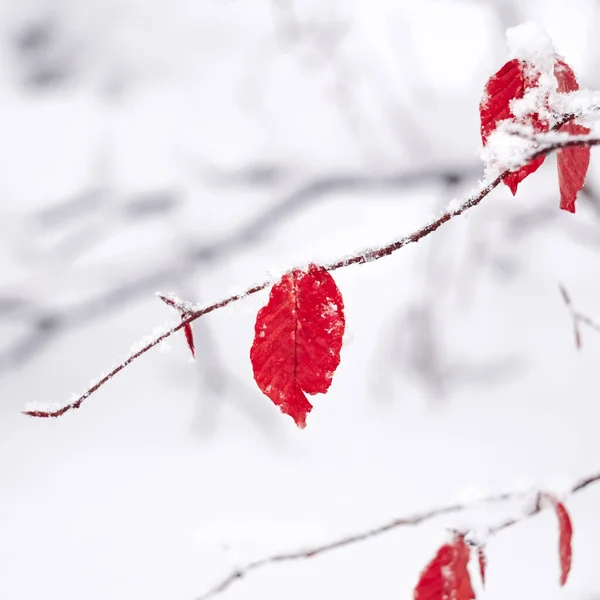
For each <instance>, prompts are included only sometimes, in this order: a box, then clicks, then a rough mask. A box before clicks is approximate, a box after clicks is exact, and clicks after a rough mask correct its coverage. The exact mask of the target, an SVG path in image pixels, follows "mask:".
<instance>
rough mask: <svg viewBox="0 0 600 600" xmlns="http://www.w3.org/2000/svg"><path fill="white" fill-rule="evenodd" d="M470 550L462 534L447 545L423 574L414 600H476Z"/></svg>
mask: <svg viewBox="0 0 600 600" xmlns="http://www.w3.org/2000/svg"><path fill="white" fill-rule="evenodd" d="M469 557H470V549H469V546H467V544H465V540H464V537H463V536H462V535H458V536H456V537H455V538H454V540H453V542H452V543H451V544H444V545H443V546H442V547H441V548H440V549H439V550H438V553H437V554H436V555H435V557H434V558H433V560H432V561H431V562H430V563H429V564H428V565H427V566H426V567H425V569H424V570H423V572H422V573H421V577H420V579H419V583H417V587H415V592H414V596H413V598H414V600H474V599H475V592H474V591H473V587H472V586H471V577H470V576H469V571H468V569H467V565H468V564H469Z"/></svg>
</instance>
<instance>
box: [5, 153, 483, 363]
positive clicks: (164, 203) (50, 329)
mask: <svg viewBox="0 0 600 600" xmlns="http://www.w3.org/2000/svg"><path fill="white" fill-rule="evenodd" d="M477 172H478V167H477V165H473V166H466V167H463V168H456V169H455V168H447V169H446V168H440V169H425V170H419V171H415V172H413V173H398V174H392V175H389V176H377V175H368V174H354V175H352V174H339V175H325V176H321V177H316V178H314V179H312V180H309V181H307V182H305V183H303V184H300V185H298V186H297V187H296V188H295V189H294V190H293V191H291V192H288V193H286V194H284V195H283V196H282V198H281V199H280V200H278V201H276V202H274V203H273V204H272V206H270V207H267V208H265V209H264V210H262V211H260V212H258V213H257V214H256V215H254V216H253V217H252V218H250V219H249V220H248V221H247V222H246V223H244V224H242V225H241V226H240V227H238V228H237V229H236V230H234V231H233V232H231V233H229V234H227V235H225V236H224V237H223V238H221V239H219V240H217V241H214V242H210V243H204V244H202V243H200V244H197V243H194V242H188V243H184V246H186V248H187V249H186V250H185V254H184V255H183V256H181V257H178V258H177V261H176V263H175V264H173V265H170V266H169V265H165V266H161V267H160V268H158V269H156V268H153V269H150V270H148V272H146V273H144V274H142V275H141V276H140V275H139V274H138V275H133V276H132V279H131V281H129V282H126V283H124V284H122V285H119V286H117V287H115V288H112V289H109V290H108V291H103V292H101V293H100V294H99V295H97V296H96V297H94V298H91V299H86V300H85V301H83V302H81V303H80V304H75V305H69V306H65V307H64V308H61V309H49V308H47V307H45V306H43V305H42V306H40V305H39V302H40V298H44V297H45V296H43V295H40V294H38V293H37V292H35V291H34V292H32V295H31V297H21V296H19V295H17V292H15V291H12V290H7V291H4V292H2V291H1V290H0V319H3V318H4V319H7V318H8V319H11V320H15V319H16V320H18V321H19V322H20V323H22V324H23V325H25V327H26V329H27V331H26V333H25V334H23V335H22V336H21V337H19V338H18V339H17V340H16V341H13V342H12V343H9V344H8V345H5V346H4V347H3V348H2V350H0V372H1V371H6V370H8V369H12V368H15V367H17V366H19V365H21V364H22V363H24V362H25V361H27V360H29V359H30V358H31V357H33V356H34V355H35V354H36V353H37V352H39V351H41V350H42V349H43V348H44V347H45V346H46V345H47V344H48V343H49V342H50V341H52V340H53V339H54V338H55V337H56V336H57V335H60V334H62V333H64V332H66V331H68V330H70V329H73V328H76V327H80V326H82V325H84V324H85V323H87V322H89V321H91V320H93V319H97V318H101V317H105V316H107V315H108V314H110V313H111V312H114V311H117V310H121V309H124V308H125V307H126V306H127V305H129V304H130V303H131V302H134V301H136V300H137V299H139V298H140V297H141V296H143V295H144V294H148V293H153V292H154V291H156V289H159V288H161V287H164V286H165V285H168V284H170V283H171V282H172V281H173V280H174V279H175V278H177V277H179V274H181V273H185V274H186V276H187V277H189V276H191V275H192V274H193V273H194V272H195V270H196V269H198V268H199V267H200V266H201V265H207V264H211V263H213V262H215V261H218V260H224V259H226V258H229V257H231V256H232V255H234V254H235V253H237V252H241V251H244V250H246V249H247V248H248V247H251V246H252V245H253V244H257V243H259V242H260V240H261V239H263V238H264V237H265V236H266V235H268V233H269V231H271V230H273V229H274V228H275V227H276V226H277V225H279V224H281V222H283V221H284V220H287V219H290V218H292V217H294V216H296V215H297V214H298V212H299V211H301V210H304V209H306V208H308V207H309V206H310V205H312V204H313V203H314V202H317V201H321V200H323V199H324V198H326V197H327V196H328V195H330V194H334V193H336V192H340V191H345V192H355V193H366V192H371V191H379V190H394V191H398V192H399V194H401V193H402V192H403V191H405V190H407V189H410V188H412V187H415V186H429V185H438V184H440V183H441V184H444V183H447V182H459V181H464V180H466V179H468V178H472V177H473V176H474V174H475V173H477ZM353 197H354V198H355V200H356V201H357V202H361V201H368V198H369V196H368V195H365V196H353ZM103 202H104V201H103V200H102V196H101V195H100V194H98V193H97V192H93V191H92V192H88V193H84V194H82V195H80V196H78V197H77V198H75V199H72V200H68V201H65V202H63V203H61V204H59V206H58V207H53V208H52V209H51V210H43V211H42V212H41V213H39V214H38V215H36V216H34V221H36V222H37V223H40V224H41V225H42V226H43V227H44V228H50V229H52V228H53V227H54V226H58V225H60V226H63V225H64V224H65V222H68V221H69V220H71V219H75V218H77V217H78V216H80V215H81V214H83V213H86V212H93V211H97V210H98V209H100V208H101V207H102V205H103ZM177 202H178V201H177V197H176V195H175V192H160V193H156V194H151V195H148V196H145V197H143V198H139V197H136V198H132V199H129V200H126V201H125V202H123V203H122V205H121V209H120V210H121V214H122V215H131V216H132V217H133V218H134V220H137V219H139V218H140V215H142V214H143V215H144V216H146V217H148V216H154V215H156V216H158V217H159V218H160V217H162V215H163V214H164V212H165V211H166V210H174V209H175V208H176V206H177ZM97 219H98V222H99V223H100V224H104V222H105V217H104V215H103V214H102V213H100V214H99V215H98V217H97ZM126 221H127V219H125V222H126ZM75 236H76V237H78V238H79V239H80V240H81V243H86V244H87V243H88V241H89V238H88V236H79V234H78V233H77V232H76V234H75ZM69 258H71V256H69Z"/></svg>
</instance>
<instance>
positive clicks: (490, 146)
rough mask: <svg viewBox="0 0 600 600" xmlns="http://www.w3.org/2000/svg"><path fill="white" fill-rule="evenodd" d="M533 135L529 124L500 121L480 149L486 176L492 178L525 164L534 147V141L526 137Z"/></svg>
mask: <svg viewBox="0 0 600 600" xmlns="http://www.w3.org/2000/svg"><path fill="white" fill-rule="evenodd" d="M534 135H535V132H534V131H533V129H532V128H531V127H529V126H526V125H516V124H515V123H511V122H509V121H504V122H503V123H501V124H500V125H499V126H498V127H497V129H496V130H495V131H494V132H492V134H491V135H490V137H489V138H488V140H487V144H486V145H485V146H484V147H483V148H482V149H481V159H482V160H483V163H484V165H485V176H486V178H487V179H494V178H496V177H497V176H498V175H499V174H500V173H502V172H503V171H505V170H506V169H511V170H516V169H518V168H519V167H522V166H523V165H524V164H526V163H527V162H528V160H529V159H530V157H531V154H532V153H533V152H534V150H535V147H536V146H535V142H533V141H532V140H531V139H528V138H530V137H531V136H534Z"/></svg>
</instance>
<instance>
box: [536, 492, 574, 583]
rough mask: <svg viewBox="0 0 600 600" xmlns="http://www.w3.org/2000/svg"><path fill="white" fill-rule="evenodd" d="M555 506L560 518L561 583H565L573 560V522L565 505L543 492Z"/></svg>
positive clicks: (544, 496) (559, 552)
mask: <svg viewBox="0 0 600 600" xmlns="http://www.w3.org/2000/svg"><path fill="white" fill-rule="evenodd" d="M543 498H545V499H546V500H547V501H548V502H549V503H550V504H551V505H552V507H553V508H554V512H555V513H556V517H557V519H558V555H559V558H560V585H565V583H567V579H568V577H569V573H570V571H571V560H572V557H573V550H572V542H573V523H572V522H571V517H570V515H569V511H567V509H566V507H565V505H564V504H563V503H562V502H560V501H559V500H558V498H556V496H553V495H552V494H543Z"/></svg>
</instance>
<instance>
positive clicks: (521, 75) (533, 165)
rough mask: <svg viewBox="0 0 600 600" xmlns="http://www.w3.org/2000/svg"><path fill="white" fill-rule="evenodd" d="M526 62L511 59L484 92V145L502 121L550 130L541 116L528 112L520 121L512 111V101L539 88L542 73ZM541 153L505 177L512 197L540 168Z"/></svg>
mask: <svg viewBox="0 0 600 600" xmlns="http://www.w3.org/2000/svg"><path fill="white" fill-rule="evenodd" d="M525 66H526V63H524V62H523V61H520V60H518V59H516V58H514V59H513V60H510V61H508V62H507V63H506V64H505V65H504V66H503V67H502V68H501V69H500V70H499V71H498V72H497V73H496V74H495V75H492V76H491V77H490V78H489V80H488V82H487V84H486V86H485V90H484V93H483V98H482V99H481V103H480V104H479V116H480V118H481V139H482V141H483V145H484V146H485V145H486V144H487V140H488V138H489V136H490V135H491V134H492V133H493V132H494V131H495V130H496V128H497V127H498V125H499V124H500V122H502V121H505V120H507V119H510V120H513V121H514V122H520V123H524V124H528V125H531V127H533V129H534V130H535V131H540V132H541V131H548V123H547V122H546V121H543V120H541V119H540V118H539V115H538V114H537V113H536V114H533V115H529V116H528V117H527V118H526V119H525V120H520V121H517V119H516V117H515V115H514V114H513V112H512V111H511V108H510V102H511V100H519V99H521V98H523V96H524V95H525V92H526V91H528V90H529V89H531V88H534V87H536V85H537V81H538V77H539V76H534V77H533V76H531V75H529V71H530V70H531V69H525ZM544 159H545V157H544V156H541V157H539V158H536V159H535V160H532V161H531V162H530V163H529V164H527V165H525V166H524V167H521V168H520V169H519V170H518V171H515V172H514V173H510V174H509V175H507V176H506V177H505V178H504V183H505V184H506V185H507V186H508V187H509V188H510V191H511V192H512V194H513V196H514V195H515V194H516V193H517V187H518V185H519V183H521V181H523V179H525V177H527V176H528V175H530V174H531V173H533V172H534V171H537V169H539V168H540V166H541V165H542V163H543V162H544Z"/></svg>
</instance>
